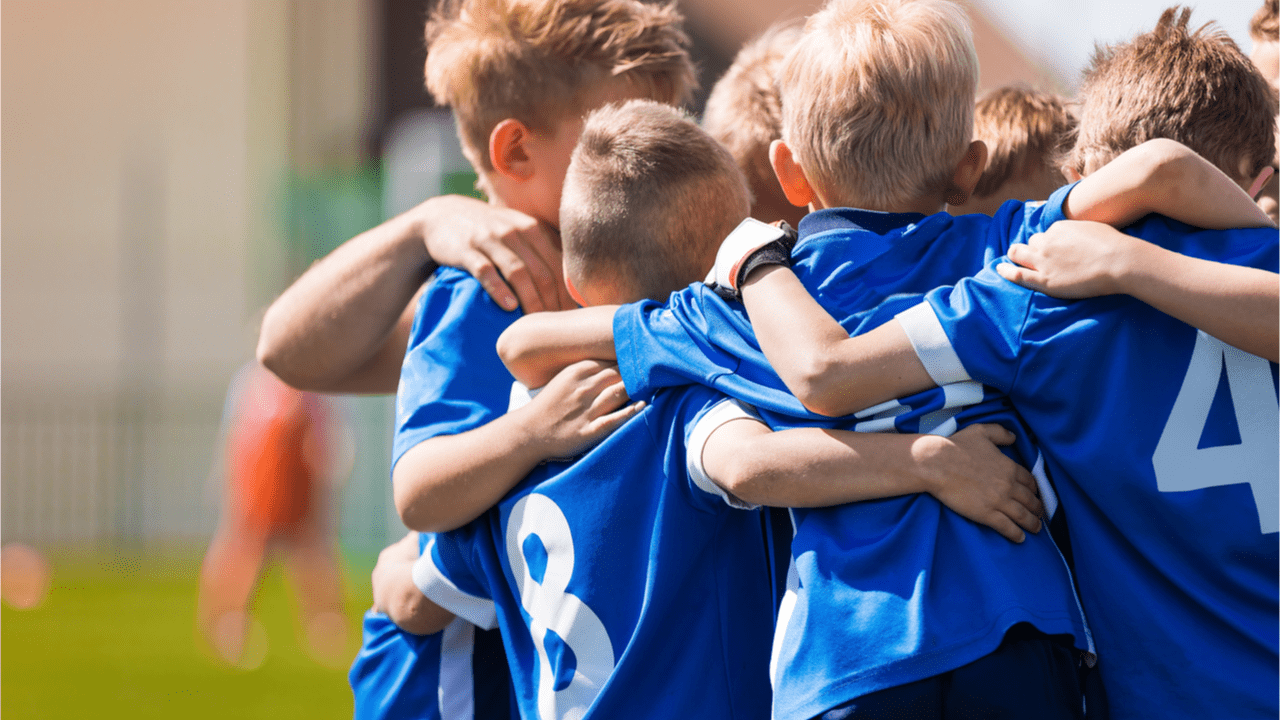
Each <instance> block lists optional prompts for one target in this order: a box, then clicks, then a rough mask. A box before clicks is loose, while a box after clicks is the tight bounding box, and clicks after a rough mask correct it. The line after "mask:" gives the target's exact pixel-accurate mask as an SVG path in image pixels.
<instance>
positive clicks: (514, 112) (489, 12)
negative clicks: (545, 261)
mask: <svg viewBox="0 0 1280 720" xmlns="http://www.w3.org/2000/svg"><path fill="white" fill-rule="evenodd" d="M682 22H683V18H682V17H681V15H680V13H679V12H678V11H677V10H676V9H675V5H674V4H668V5H655V4H648V3H643V2H640V1H639V0H442V1H441V2H440V4H439V5H438V6H437V8H436V10H435V11H434V12H433V13H432V14H431V17H430V18H429V19H428V20H427V26H426V41H427V62H426V85H427V90H428V91H429V92H430V93H431V95H432V97H434V98H435V100H436V102H438V103H440V104H442V105H448V106H449V107H451V108H453V111H454V115H455V116H456V118H457V120H458V135H459V137H460V139H461V140H462V148H463V152H465V153H466V154H467V157H468V159H469V160H471V163H472V164H473V165H474V166H475V167H476V169H477V170H478V171H480V172H485V171H488V170H492V169H493V165H492V162H491V159H490V158H489V134H490V133H491V132H492V131H493V128H494V127H495V126H496V125H497V124H498V123H499V122H501V121H502V120H504V119H506V118H515V119H517V120H520V121H521V122H523V123H524V124H525V125H527V126H528V127H530V128H531V129H534V130H538V131H550V130H552V129H553V127H554V125H555V123H557V122H558V121H559V120H560V119H562V118H563V117H565V116H566V115H567V114H568V113H572V112H581V111H582V110H584V109H586V105H585V103H588V102H589V101H590V98H589V97H588V95H589V94H590V93H592V92H593V91H597V92H598V91H600V90H602V89H603V87H604V86H605V85H606V83H609V82H610V81H624V82H627V83H630V84H632V85H633V86H634V87H635V88H636V89H638V90H640V91H641V93H642V94H643V95H644V96H646V97H649V98H652V99H654V100H658V101H661V102H667V103H683V102H685V101H687V100H688V98H689V93H690V92H691V91H692V89H693V88H694V87H695V85H696V80H695V78H694V70H693V65H692V63H691V62H690V60H689V55H688V52H687V50H686V48H687V47H688V45H689V39H688V37H687V36H686V35H685V33H684V30H683V29H682V28H681V24H682Z"/></svg>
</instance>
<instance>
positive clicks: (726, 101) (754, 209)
mask: <svg viewBox="0 0 1280 720" xmlns="http://www.w3.org/2000/svg"><path fill="white" fill-rule="evenodd" d="M803 30H804V24H803V23H802V22H801V21H799V20H795V21H791V22H786V23H780V24H777V25H774V26H773V27H771V28H769V29H768V30H766V31H765V32H764V34H762V35H760V36H759V37H757V38H756V39H755V40H752V41H751V42H749V43H747V44H746V45H743V46H742V49H741V50H739V51H738V56H737V57H736V58H734V60H733V65H731V66H729V69H728V70H726V71H725V73H724V76H723V77H721V78H720V80H719V81H718V82H717V83H716V85H715V87H713V88H712V89H711V94H710V95H708V96H707V107H706V109H705V110H704V111H703V114H702V127H703V129H705V130H706V131H707V133H709V134H710V135H711V137H713V138H715V139H716V140H719V141H720V144H722V145H724V146H725V147H726V148H728V149H729V154H730V155H732V156H733V159H734V160H736V161H737V163H738V167H740V168H742V172H743V174H745V175H746V176H747V183H748V184H749V185H750V186H751V194H752V203H751V215H752V217H754V218H756V219H757V220H763V221H764V222H773V221H774V220H786V221H787V222H789V223H791V224H792V225H796V224H797V223H799V222H800V218H802V217H804V210H802V209H801V208H797V207H796V206H794V205H792V204H791V203H789V202H787V197H786V196H785V195H783V194H782V187H781V186H780V185H778V178H777V176H775V175H774V174H773V167H772V166H770V165H769V146H770V145H771V144H773V141H774V140H777V139H778V138H781V137H782V101H781V100H780V99H779V97H778V86H777V83H776V80H777V77H778V70H779V69H780V68H781V67H782V61H783V60H784V59H785V58H786V56H787V53H789V52H790V51H791V48H793V47H795V44H796V41H798V40H799V39H800V35H801V33H802V32H803Z"/></svg>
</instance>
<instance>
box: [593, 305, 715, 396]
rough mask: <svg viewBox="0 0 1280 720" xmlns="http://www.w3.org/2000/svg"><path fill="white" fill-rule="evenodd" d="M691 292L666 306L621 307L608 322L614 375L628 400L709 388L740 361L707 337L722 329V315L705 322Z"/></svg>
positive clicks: (711, 317)
mask: <svg viewBox="0 0 1280 720" xmlns="http://www.w3.org/2000/svg"><path fill="white" fill-rule="evenodd" d="M695 292H696V291H695V290H694V289H693V288H688V289H685V290H682V291H680V292H679V293H674V294H673V295H672V296H671V301H670V302H669V303H668V304H667V305H661V304H659V303H656V302H654V301H652V300H646V301H642V302H639V303H633V304H631V305H624V306H622V307H621V308H619V309H618V312H617V313H616V314H614V316H613V340H614V347H615V350H616V351H617V355H618V372H619V373H620V374H621V375H622V382H623V384H624V385H625V386H626V388H627V394H628V395H629V396H630V397H631V398H632V399H633V400H641V399H646V398H648V397H650V396H652V395H653V393H654V392H656V391H658V390H659V389H661V388H664V387H679V386H681V385H690V384H698V383H702V384H710V383H711V382H712V381H713V380H714V379H715V378H716V377H719V376H722V375H726V374H731V373H733V372H735V371H736V370H737V369H738V365H739V360H738V358H737V357H735V356H733V355H730V354H729V353H727V352H725V351H724V350H722V349H721V348H719V347H717V346H716V344H714V343H713V342H711V337H710V336H709V334H708V333H706V332H705V331H706V329H707V327H708V325H710V324H715V325H716V326H719V327H724V326H725V325H726V323H725V322H724V318H722V317H720V318H718V319H717V316H721V315H723V313H722V312H717V311H716V309H713V310H712V312H711V315H710V316H708V315H707V314H704V313H703V312H702V310H703V307H702V303H701V302H700V301H699V299H698V298H697V295H696V294H695Z"/></svg>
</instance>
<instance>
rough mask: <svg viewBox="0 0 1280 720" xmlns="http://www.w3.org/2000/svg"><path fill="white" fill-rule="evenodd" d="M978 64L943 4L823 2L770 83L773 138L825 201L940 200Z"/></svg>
mask: <svg viewBox="0 0 1280 720" xmlns="http://www.w3.org/2000/svg"><path fill="white" fill-rule="evenodd" d="M977 84H978V56H977V53H976V51H975V50H974V47H973V34H972V31H971V30H970V29H969V20H968V17H967V16H966V15H965V12H964V10H963V9H962V8H961V7H960V6H959V5H957V4H955V3H953V2H948V1H947V0H832V1H831V2H829V3H828V4H827V5H826V7H824V8H823V9H822V10H821V11H819V12H818V13H817V14H815V15H813V16H812V17H810V18H809V20H808V22H807V23H806V25H805V32H804V36H803V37H802V38H801V40H800V42H799V44H797V46H796V48H795V50H794V51H792V53H791V54H790V55H789V56H788V57H787V59H786V61H785V63H784V64H783V68H782V72H781V73H780V74H779V77H778V90H779V92H780V93H781V95H782V126H783V127H782V134H783V138H784V139H785V140H786V141H787V145H788V146H789V147H790V148H791V151H792V155H793V156H794V157H795V158H796V160H797V161H798V162H799V164H800V166H801V167H802V168H803V169H804V171H805V173H806V175H807V177H808V179H809V181H810V183H811V184H813V185H814V186H815V189H817V190H819V191H820V194H825V195H826V196H827V199H828V201H829V202H831V201H838V202H840V203H842V204H845V205H853V206H857V207H863V208H868V209H886V208H891V207H893V206H895V205H897V204H900V203H903V202H906V201H910V200H914V199H916V198H920V197H923V196H925V195H927V194H930V193H933V192H940V191H941V190H943V189H944V188H945V187H946V186H947V185H948V183H949V182H950V180H951V178H952V175H953V174H954V171H955V167H956V165H957V163H959V162H960V159H961V158H962V157H963V156H964V154H965V152H966V151H967V150H968V147H969V143H970V141H971V140H972V137H973V101H974V94H975V92H976V90H977Z"/></svg>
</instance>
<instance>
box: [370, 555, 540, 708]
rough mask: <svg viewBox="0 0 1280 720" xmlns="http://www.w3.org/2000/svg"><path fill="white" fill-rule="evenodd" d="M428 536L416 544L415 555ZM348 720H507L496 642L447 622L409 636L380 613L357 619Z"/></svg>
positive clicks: (495, 637)
mask: <svg viewBox="0 0 1280 720" xmlns="http://www.w3.org/2000/svg"><path fill="white" fill-rule="evenodd" d="M427 540H428V535H426V534H422V535H420V536H419V551H421V549H422V548H424V547H425V546H426V544H427ZM347 677H348V680H349V681H350V682H351V692H352V694H353V695H354V696H355V717H356V720H510V719H511V718H513V717H515V713H514V712H513V708H512V705H511V682H510V677H509V675H508V672H507V664H506V657H505V656H504V655H503V653H502V639H501V637H500V636H499V634H498V631H496V630H480V629H478V628H476V626H475V625H472V624H471V623H469V622H467V621H466V620H462V619H461V618H459V619H456V620H454V621H453V622H452V623H450V624H449V626H448V627H446V628H445V629H444V630H443V631H441V632H438V633H435V634H432V635H414V634H412V633H407V632H405V631H404V630H401V629H400V628H399V627H397V626H396V624H395V623H393V622H392V621H391V618H389V617H387V616H386V615H385V614H384V613H380V612H375V611H373V610H370V611H368V612H367V613H365V616H364V634H363V638H362V640H361V643H360V652H359V653H358V654H357V655H356V659H355V662H354V663H352V665H351V672H350V673H349V674H348V676H347Z"/></svg>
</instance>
